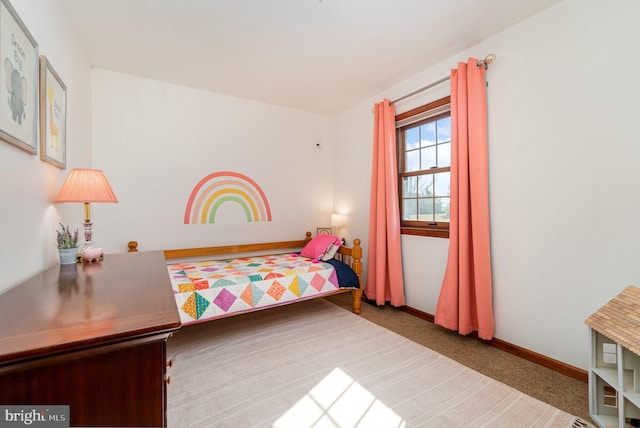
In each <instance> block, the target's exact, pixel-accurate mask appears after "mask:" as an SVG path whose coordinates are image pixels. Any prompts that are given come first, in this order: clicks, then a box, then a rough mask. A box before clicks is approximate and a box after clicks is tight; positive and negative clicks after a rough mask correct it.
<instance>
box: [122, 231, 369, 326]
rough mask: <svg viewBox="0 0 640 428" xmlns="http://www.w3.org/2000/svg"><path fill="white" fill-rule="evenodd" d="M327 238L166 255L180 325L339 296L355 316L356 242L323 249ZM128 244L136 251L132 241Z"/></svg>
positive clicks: (358, 284)
mask: <svg viewBox="0 0 640 428" xmlns="http://www.w3.org/2000/svg"><path fill="white" fill-rule="evenodd" d="M330 239H331V238H329V237H323V236H320V235H318V236H316V237H315V238H312V237H311V232H307V233H306V237H305V239H303V240H298V241H279V242H267V243H259V244H242V245H229V246H218V247H200V248H184V249H170V250H165V251H164V257H165V259H166V260H167V272H168V274H169V277H170V279H171V284H172V288H173V293H174V296H175V299H176V304H177V307H178V310H179V313H180V319H181V322H182V324H183V325H187V324H193V323H199V322H203V321H209V320H213V319H218V318H223V317H228V316H232V315H238V314H242V313H246V312H252V311H256V310H260V309H266V308H270V307H274V306H281V305H285V304H290V303H295V302H298V301H303V300H309V299H313V298H318V297H325V296H329V295H333V294H339V293H352V295H353V312H354V313H356V314H359V313H360V308H361V299H362V247H361V246H360V240H359V239H354V240H353V246H351V247H349V246H346V245H344V244H343V242H341V241H337V240H336V241H335V242H331V245H326V243H327V242H329V241H328V240H330ZM128 245H129V251H130V252H135V251H137V247H138V244H137V242H135V241H132V242H129V244H128ZM331 249H332V250H333V251H330V250H331ZM296 250H297V251H296ZM318 251H319V252H318ZM323 259H324V260H323Z"/></svg>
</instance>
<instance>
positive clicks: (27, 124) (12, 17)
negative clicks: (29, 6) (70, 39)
mask: <svg viewBox="0 0 640 428" xmlns="http://www.w3.org/2000/svg"><path fill="white" fill-rule="evenodd" d="M38 80H39V79H38V44H37V43H36V41H35V40H34V38H33V36H32V35H31V34H30V33H29V31H28V30H27V27H25V26H24V23H23V22H22V20H21V19H20V17H18V14H17V13H16V11H15V10H14V9H13V7H12V6H11V4H10V3H9V0H0V139H1V140H3V141H6V142H7V143H10V144H13V145H14V146H16V147H19V148H21V149H23V150H26V151H27V152H29V153H32V154H36V153H37V152H38V125H39V123H38V83H39V82H38Z"/></svg>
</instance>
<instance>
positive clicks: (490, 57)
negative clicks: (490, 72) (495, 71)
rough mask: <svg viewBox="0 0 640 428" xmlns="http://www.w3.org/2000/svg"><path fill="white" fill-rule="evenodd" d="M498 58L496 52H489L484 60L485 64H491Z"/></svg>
mask: <svg viewBox="0 0 640 428" xmlns="http://www.w3.org/2000/svg"><path fill="white" fill-rule="evenodd" d="M495 60H496V54H492V53H490V54H488V55H487V56H485V57H484V60H483V61H482V62H484V63H485V64H487V65H489V64H493V63H494V62H495Z"/></svg>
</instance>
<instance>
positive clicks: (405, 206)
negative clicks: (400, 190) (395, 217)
mask: <svg viewBox="0 0 640 428" xmlns="http://www.w3.org/2000/svg"><path fill="white" fill-rule="evenodd" d="M416 202H417V199H403V200H402V220H413V221H416V220H418V211H417V204H416Z"/></svg>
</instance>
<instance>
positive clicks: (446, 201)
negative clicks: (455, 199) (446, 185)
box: [435, 198, 451, 221]
mask: <svg viewBox="0 0 640 428" xmlns="http://www.w3.org/2000/svg"><path fill="white" fill-rule="evenodd" d="M450 220H451V198H436V199H435V221H450Z"/></svg>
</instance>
